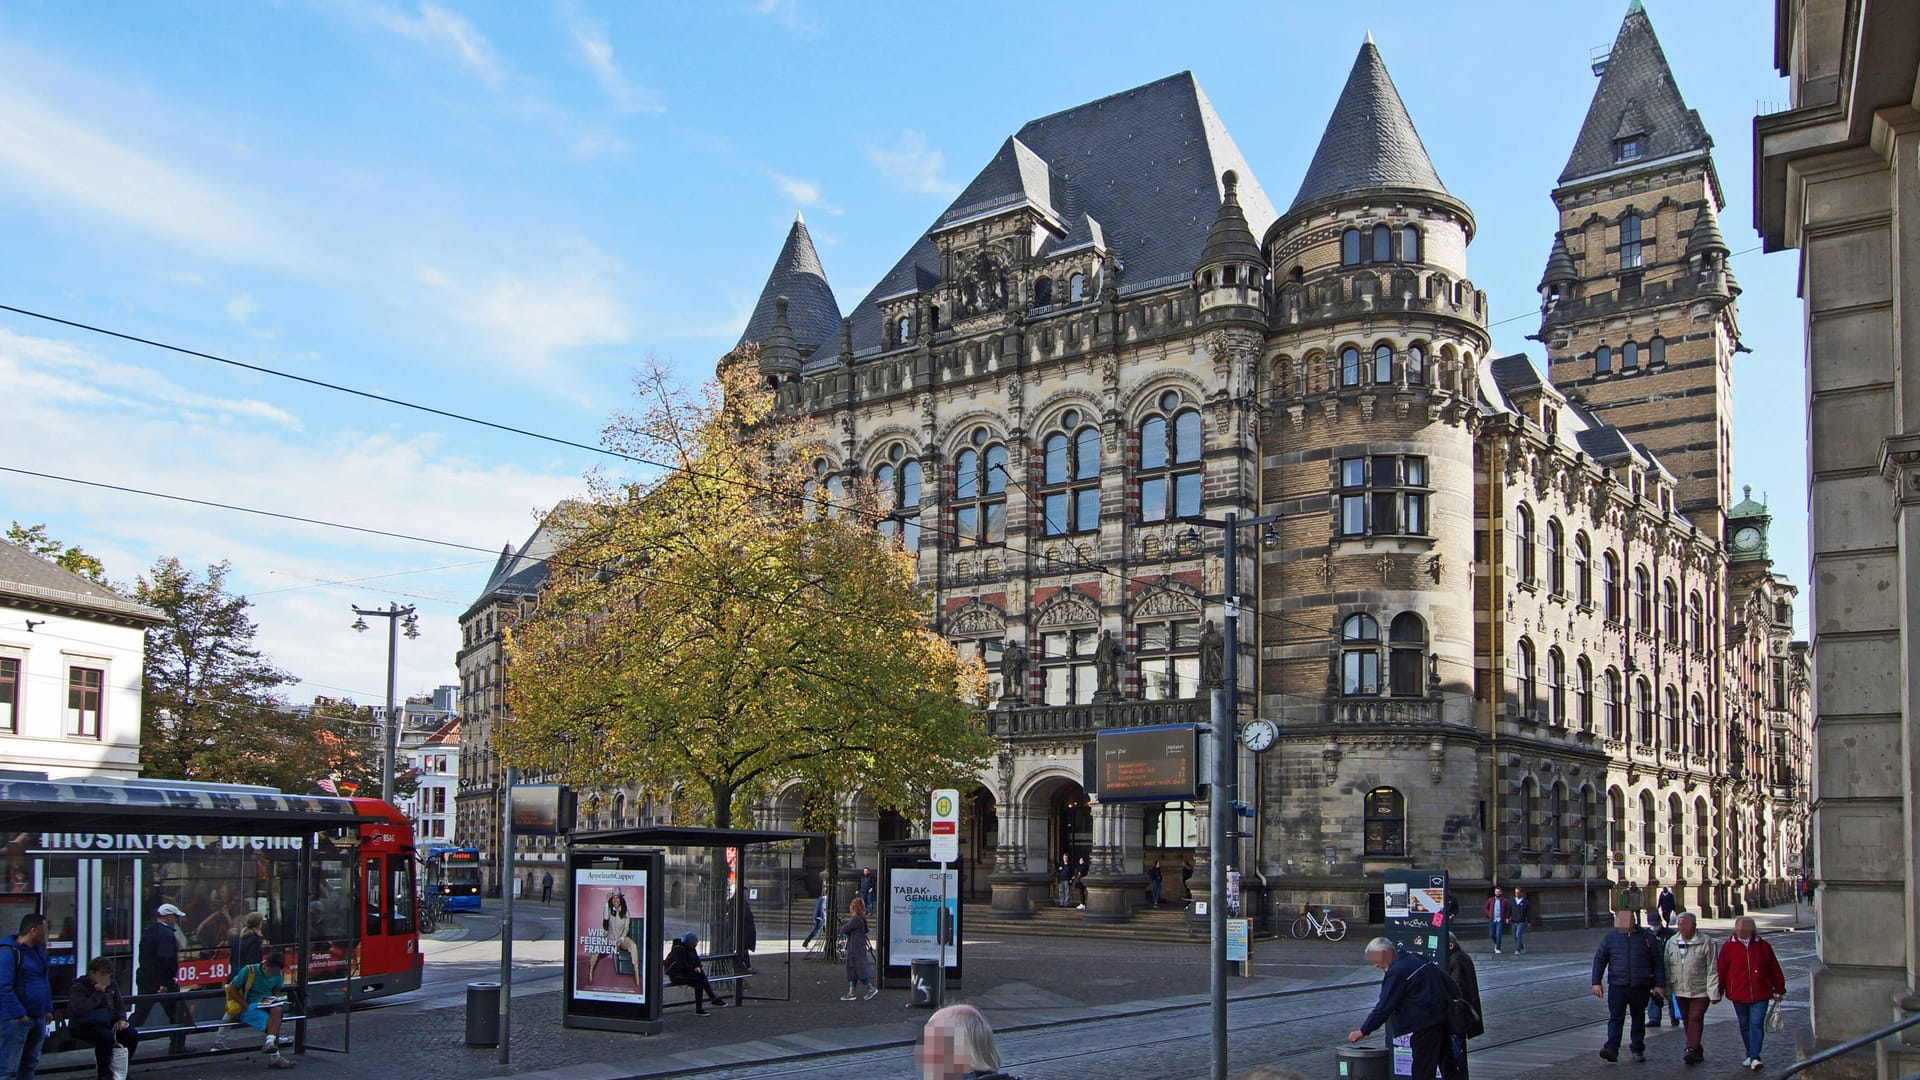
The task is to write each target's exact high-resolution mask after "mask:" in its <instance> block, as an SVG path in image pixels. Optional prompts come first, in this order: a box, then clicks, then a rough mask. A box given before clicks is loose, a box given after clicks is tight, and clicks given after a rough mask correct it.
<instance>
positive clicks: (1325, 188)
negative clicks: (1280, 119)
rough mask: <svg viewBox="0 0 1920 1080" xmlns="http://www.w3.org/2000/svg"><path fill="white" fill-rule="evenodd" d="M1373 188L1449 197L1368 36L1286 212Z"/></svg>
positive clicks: (1378, 52)
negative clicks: (1291, 204)
mask: <svg viewBox="0 0 1920 1080" xmlns="http://www.w3.org/2000/svg"><path fill="white" fill-rule="evenodd" d="M1374 190H1387V191H1426V192H1433V193H1436V194H1439V195H1446V194H1447V189H1446V185H1444V184H1442V183H1441V182H1440V174H1438V173H1436V172H1434V170H1433V159H1431V158H1429V157H1428V156H1427V148H1426V146H1425V145H1424V144H1423V143H1421V141H1420V133H1419V132H1418V131H1415V130H1414V127H1413V118H1412V117H1410V116H1408V115H1407V106H1406V104H1405V103H1404V102H1402V101H1401V100H1400V91H1399V90H1398V89H1396V88H1395V87H1394V85H1393V79H1392V77H1391V76H1389V75H1388V74H1387V65H1386V64H1385V63H1384V62H1382V61H1381V59H1380V50H1379V48H1378V47H1376V46H1375V45H1374V43H1373V41H1372V39H1371V38H1369V39H1368V40H1367V42H1366V44H1364V45H1362V46H1360V55H1359V56H1358V57H1356V58H1355V59H1354V61H1353V71H1352V72H1350V73H1349V74H1348V75H1347V85H1346V88H1345V89H1344V90H1342V91H1340V100H1339V102H1338V103H1337V104H1335V105H1334V107H1333V118H1332V119H1330V120H1328V121H1327V129H1326V132H1325V133H1324V134H1322V135H1321V136H1320V148H1319V149H1317V150H1315V151H1314V152H1313V164H1311V165H1309V166H1307V177H1306V179H1305V180H1302V181H1301V182H1300V193H1299V194H1298V195H1295V196H1294V197H1293V206H1292V207H1290V208H1289V209H1288V211H1287V213H1289V214H1291V213H1293V212H1294V211H1295V210H1298V209H1300V208H1301V207H1303V206H1305V205H1307V204H1308V203H1312V202H1318V201H1320V200H1322V199H1326V198H1329V197H1331V196H1335V195H1347V194H1352V193H1358V192H1363V191H1374Z"/></svg>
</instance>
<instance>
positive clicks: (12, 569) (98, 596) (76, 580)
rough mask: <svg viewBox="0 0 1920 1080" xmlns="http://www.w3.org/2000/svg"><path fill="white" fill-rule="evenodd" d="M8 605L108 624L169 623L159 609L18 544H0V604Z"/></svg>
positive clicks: (1, 542)
mask: <svg viewBox="0 0 1920 1080" xmlns="http://www.w3.org/2000/svg"><path fill="white" fill-rule="evenodd" d="M9 601H12V602H16V603H19V604H22V605H25V606H28V607H31V608H34V609H36V610H45V609H48V608H61V609H66V610H70V611H74V612H78V613H80V614H82V615H98V616H103V617H105V620H106V621H109V622H120V623H126V622H135V623H141V624H149V623H165V622H168V621H169V620H168V619H167V615H166V613H165V612H163V611H161V610H160V609H158V608H152V607H148V606H147V605H145V604H142V603H138V602H136V601H133V600H129V599H127V598H126V597H124V596H122V595H120V594H119V593H117V592H114V591H113V590H112V589H109V588H106V587H105V586H102V585H96V584H94V583H93V582H91V581H88V580H87V579H86V578H83V577H81V576H80V575H79V574H76V573H73V572H72V571H69V570H64V569H62V568H60V567H59V566H56V565H54V564H53V563H50V562H48V561H47V560H45V559H43V558H41V557H40V556H38V555H35V554H34V553H33V552H31V551H28V550H27V549H26V548H24V547H21V546H20V545H18V544H10V543H7V542H5V541H0V603H7V602H9Z"/></svg>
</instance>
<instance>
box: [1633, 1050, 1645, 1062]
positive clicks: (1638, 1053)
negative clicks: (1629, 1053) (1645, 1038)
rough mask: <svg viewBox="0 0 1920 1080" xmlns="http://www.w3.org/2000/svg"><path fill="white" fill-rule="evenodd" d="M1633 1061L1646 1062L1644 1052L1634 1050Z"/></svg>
mask: <svg viewBox="0 0 1920 1080" xmlns="http://www.w3.org/2000/svg"><path fill="white" fill-rule="evenodd" d="M1633 1060H1635V1061H1645V1060H1647V1052H1646V1051H1645V1050H1635V1051H1634V1052H1633Z"/></svg>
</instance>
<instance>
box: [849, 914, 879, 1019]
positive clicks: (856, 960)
mask: <svg viewBox="0 0 1920 1080" xmlns="http://www.w3.org/2000/svg"><path fill="white" fill-rule="evenodd" d="M868 933H869V931H868V930H867V905H866V903H865V901H863V900H861V899H860V898H859V897H857V896H856V897H854V898H853V903H851V904H848V905H847V918H846V921H845V922H842V923H841V924H840V936H841V937H842V938H844V939H845V940H846V947H847V992H846V993H844V994H842V995H840V1000H841V1001H854V1000H856V999H858V998H859V997H861V996H862V995H860V994H858V993H856V992H855V991H856V990H858V989H859V988H860V987H862V986H864V987H866V988H867V992H866V994H865V995H864V996H865V997H866V999H867V1000H868V1001H872V1000H873V999H874V998H875V997H878V996H879V994H880V988H879V987H877V986H875V985H873V955H872V954H871V953H869V952H868V951H867V949H868V944H867V938H868Z"/></svg>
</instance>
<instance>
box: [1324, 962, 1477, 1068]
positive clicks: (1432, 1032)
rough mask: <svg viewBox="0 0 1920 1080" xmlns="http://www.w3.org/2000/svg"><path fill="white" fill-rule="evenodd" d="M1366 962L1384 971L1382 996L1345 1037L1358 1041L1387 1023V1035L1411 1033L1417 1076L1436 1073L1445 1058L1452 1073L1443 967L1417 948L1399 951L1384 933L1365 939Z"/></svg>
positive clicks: (1391, 1037)
mask: <svg viewBox="0 0 1920 1080" xmlns="http://www.w3.org/2000/svg"><path fill="white" fill-rule="evenodd" d="M1367 962H1368V963H1370V964H1372V965H1373V966H1374V967H1377V968H1379V969H1380V970H1381V971H1384V972H1386V974H1385V975H1383V976H1381V979H1380V999H1379V1000H1378V1001H1376V1002H1375V1003H1374V1006H1373V1011H1372V1012H1370V1013H1368V1014H1367V1018H1366V1019H1365V1020H1363V1021H1361V1023H1360V1027H1359V1028H1358V1029H1357V1030H1355V1031H1352V1032H1349V1033H1348V1034H1347V1041H1348V1042H1349V1043H1357V1042H1359V1041H1360V1040H1361V1039H1364V1038H1366V1037H1367V1036H1368V1035H1370V1034H1372V1033H1373V1032H1374V1031H1375V1030H1377V1029H1378V1028H1379V1027H1380V1026H1381V1025H1383V1024H1384V1025H1386V1026H1387V1037H1388V1038H1389V1039H1394V1038H1397V1037H1399V1036H1401V1035H1408V1036H1411V1039H1410V1042H1411V1043H1412V1048H1413V1075H1414V1076H1417V1077H1423V1078H1424V1077H1429V1076H1432V1075H1434V1073H1435V1072H1436V1071H1437V1070H1438V1069H1439V1068H1440V1067H1441V1064H1442V1063H1443V1062H1446V1063H1447V1064H1448V1068H1447V1073H1446V1075H1448V1076H1453V1075H1454V1071H1453V1069H1452V1067H1451V1055H1449V1054H1448V1053H1447V984H1446V979H1445V977H1444V976H1442V975H1441V973H1440V969H1439V968H1438V967H1436V966H1434V963H1433V961H1431V960H1429V959H1427V958H1426V957H1424V956H1421V955H1419V954H1418V953H1411V952H1405V953H1403V952H1398V951H1397V950H1395V949H1394V947H1393V942H1391V941H1388V940H1387V939H1386V938H1374V939H1373V940H1372V941H1369V942H1367Z"/></svg>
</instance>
